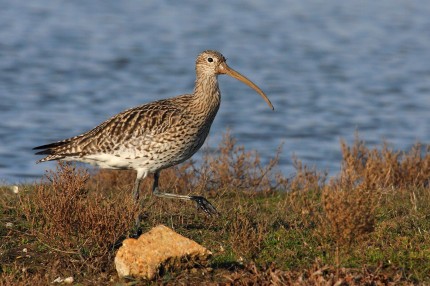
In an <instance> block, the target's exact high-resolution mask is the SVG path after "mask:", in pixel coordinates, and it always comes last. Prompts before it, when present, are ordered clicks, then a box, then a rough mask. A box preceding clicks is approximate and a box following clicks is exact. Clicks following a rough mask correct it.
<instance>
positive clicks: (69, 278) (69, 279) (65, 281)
mask: <svg viewBox="0 0 430 286" xmlns="http://www.w3.org/2000/svg"><path fill="white" fill-rule="evenodd" d="M73 281H74V280H73V277H72V276H70V277H67V278H65V279H64V283H66V284H72V283H73Z"/></svg>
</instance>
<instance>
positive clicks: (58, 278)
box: [52, 276, 64, 283]
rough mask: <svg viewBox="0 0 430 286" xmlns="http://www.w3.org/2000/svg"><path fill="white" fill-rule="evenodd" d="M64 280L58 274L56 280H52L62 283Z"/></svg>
mask: <svg viewBox="0 0 430 286" xmlns="http://www.w3.org/2000/svg"><path fill="white" fill-rule="evenodd" d="M63 281H64V280H63V279H62V278H61V277H60V276H58V277H57V278H55V280H54V281H52V283H61V282H63Z"/></svg>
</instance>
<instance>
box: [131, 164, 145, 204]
mask: <svg viewBox="0 0 430 286" xmlns="http://www.w3.org/2000/svg"><path fill="white" fill-rule="evenodd" d="M145 177H146V174H145V173H144V172H141V171H137V176H136V180H135V181H134V188H133V198H134V200H135V201H136V202H138V201H139V193H140V181H142V179H143V178H145Z"/></svg>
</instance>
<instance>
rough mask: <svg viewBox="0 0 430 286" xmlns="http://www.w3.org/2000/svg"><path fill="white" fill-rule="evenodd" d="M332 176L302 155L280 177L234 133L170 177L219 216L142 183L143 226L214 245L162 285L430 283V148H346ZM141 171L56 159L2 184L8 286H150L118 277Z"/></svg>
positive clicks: (0, 250)
mask: <svg viewBox="0 0 430 286" xmlns="http://www.w3.org/2000/svg"><path fill="white" fill-rule="evenodd" d="M340 147H341V149H342V154H343V160H342V166H341V171H340V173H339V174H338V175H337V176H335V177H333V178H327V175H326V174H325V173H324V172H321V171H319V170H315V169H312V168H308V167H307V166H305V165H303V164H302V163H301V162H300V160H298V159H295V163H294V164H295V167H296V175H295V176H294V177H293V178H286V177H285V176H284V175H283V174H281V173H279V172H277V171H276V166H277V162H278V159H279V155H280V154H279V152H278V153H276V154H275V155H274V158H273V160H272V161H271V162H270V163H269V164H267V165H263V164H261V161H260V159H259V157H258V154H257V153H255V152H248V151H246V150H245V149H244V148H243V147H242V146H237V144H236V142H235V140H234V139H233V138H231V137H230V136H229V135H228V134H226V136H225V138H224V140H223V142H222V144H221V145H220V146H219V149H218V151H219V152H217V154H215V155H214V154H209V153H205V154H204V160H203V161H202V163H200V164H198V165H197V164H195V163H194V162H192V161H189V162H187V163H185V164H182V165H180V166H178V167H176V168H171V169H169V170H164V171H163V172H162V176H161V181H160V184H161V187H162V189H163V190H166V191H169V192H175V193H187V192H188V191H189V190H193V193H195V194H204V195H205V196H206V197H207V198H208V199H209V200H210V201H211V202H212V203H213V204H214V205H216V206H217V208H218V210H219V211H220V213H221V215H220V216H219V217H218V218H208V217H205V216H204V215H203V214H202V213H200V212H198V211H196V209H195V206H194V205H192V204H191V203H189V202H183V201H175V200H168V199H160V198H157V197H154V196H151V194H150V191H149V190H150V187H151V184H152V181H151V180H150V179H147V180H145V183H144V184H143V185H144V186H143V187H142V193H143V199H144V206H145V208H144V210H143V217H144V219H143V224H142V228H143V230H144V231H147V230H149V229H151V228H152V227H154V226H156V225H158V224H165V225H166V226H169V227H171V228H173V229H174V230H175V231H177V232H178V233H180V234H182V235H184V236H186V237H189V238H191V239H193V240H195V241H197V242H198V243H200V244H202V245H204V246H205V247H207V248H209V249H210V250H211V251H212V252H213V253H214V256H213V259H212V260H211V264H210V266H209V267H207V268H200V269H190V270H187V271H180V272H179V271H178V272H168V273H165V274H164V275H163V276H161V277H158V278H157V280H156V281H155V283H159V284H160V283H161V284H199V283H213V284H219V283H224V284H235V285H249V284H297V285H299V284H300V285H321V284H324V285H335V284H337V285H340V284H343V285H362V284H368V285H377V284H404V285H409V284H428V283H430V275H429V273H430V233H429V231H430V208H429V207H428V206H429V205H430V148H429V146H422V145H419V144H417V145H415V146H414V147H413V148H411V150H409V151H407V152H399V151H395V150H391V149H390V148H389V146H388V145H387V144H383V145H382V146H381V148H374V149H369V148H367V147H366V145H365V144H364V142H362V141H360V140H359V139H358V138H357V139H356V141H355V142H354V143H353V144H352V145H351V146H348V145H347V144H346V143H344V142H342V143H341V146H340ZM133 181H134V173H133V172H129V171H108V170H100V171H94V170H92V171H88V170H86V169H82V168H78V167H76V166H75V165H71V164H58V166H57V169H56V170H52V171H48V172H47V173H46V175H45V177H44V178H43V179H42V180H41V181H40V182H35V183H34V184H31V185H22V186H19V190H20V192H19V193H18V194H16V193H13V192H12V191H11V189H10V188H9V187H8V186H3V187H1V189H0V240H1V243H0V274H1V277H0V285H47V284H50V283H51V282H52V281H54V280H55V279H56V278H57V277H62V278H65V277H69V276H73V278H74V281H75V283H77V285H136V284H139V285H140V284H142V285H146V284H148V283H150V282H148V281H139V280H120V279H119V278H118V277H117V275H116V271H115V268H114V264H113V258H114V256H115V251H116V250H115V247H114V245H115V242H117V241H118V240H119V239H121V238H122V237H123V236H124V235H127V233H128V232H129V230H130V229H131V228H132V225H133V222H134V218H135V215H136V213H137V207H136V206H135V204H134V203H133V201H132V196H131V191H130V190H131V189H132V185H133Z"/></svg>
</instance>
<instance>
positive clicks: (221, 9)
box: [0, 0, 430, 183]
mask: <svg viewBox="0 0 430 286" xmlns="http://www.w3.org/2000/svg"><path fill="white" fill-rule="evenodd" d="M205 49H215V50H219V51H221V52H222V53H223V54H224V56H226V57H227V58H228V63H229V65H230V66H231V67H232V68H234V69H236V70H238V71H240V72H241V73H243V74H244V75H246V76H247V77H249V78H250V79H252V80H253V81H254V82H256V83H257V84H258V85H259V86H260V87H261V88H262V89H263V90H264V91H265V92H266V94H267V95H268V96H269V97H270V99H271V100H272V102H273V104H274V106H275V112H272V111H271V110H270V109H269V108H268V107H267V105H266V104H265V102H264V101H263V100H262V99H261V98H260V97H259V95H258V94H256V93H255V92H254V91H253V90H251V89H250V88H248V87H247V86H245V85H243V84H242V83H240V82H238V81H236V80H234V79H231V78H227V77H225V76H220V87H221V90H222V92H223V99H222V100H223V102H222V104H221V108H220V111H219V113H218V116H217V118H216V119H215V122H214V124H213V127H212V130H211V135H210V139H209V143H210V145H211V146H216V145H217V143H218V142H219V141H220V139H221V136H222V133H223V132H224V131H225V130H226V128H227V127H228V128H230V129H231V133H232V134H233V136H235V137H236V138H237V139H238V143H239V144H242V145H245V146H246V148H247V149H248V150H251V149H255V150H257V151H258V152H259V153H260V154H261V157H262V159H263V161H266V162H267V161H268V160H269V159H270V158H271V156H273V154H274V153H275V151H276V149H277V147H278V145H279V144H281V143H282V142H283V143H284V145H283V153H282V156H281V162H280V163H281V165H280V168H281V170H282V171H283V172H284V173H285V174H286V175H288V174H291V173H292V172H294V169H293V167H292V165H291V161H292V160H291V158H292V155H296V156H297V157H298V158H300V159H302V160H303V162H304V163H306V164H307V165H309V166H316V167H317V168H318V169H320V170H326V171H328V172H329V173H330V174H335V173H336V172H337V171H338V170H339V168H340V164H339V163H340V158H341V154H340V148H339V141H340V139H342V138H343V139H345V140H346V141H347V142H352V141H353V139H354V134H355V132H358V133H359V136H360V138H361V139H363V140H365V141H366V142H367V143H368V144H369V146H378V145H380V144H381V142H382V141H383V140H386V141H387V142H389V143H390V144H391V146H392V147H393V148H395V149H400V150H406V149H408V148H410V146H411V145H413V144H414V143H415V142H417V141H420V142H423V143H429V142H430V112H429V111H430V5H429V4H428V2H427V1H400V0H386V1H373V0H372V1H371V0H361V1H341V0H334V1H270V0H269V1H256V0H255V1H235V2H234V3H233V1H226V0H222V1H210V2H207V1H197V0H194V1H191V0H190V1H181V4H178V2H176V1H159V0H158V1H155V0H154V1H147V0H146V1H140V0H135V1H133V0H125V1H113V0H104V1H60V0H56V1H49V0H33V1H0V181H3V182H6V183H20V182H23V181H31V180H34V179H36V178H38V177H40V176H41V175H42V174H43V173H44V170H45V169H46V168H51V167H52V166H53V164H51V163H47V164H39V165H36V164H34V161H35V160H36V159H37V156H34V155H33V151H32V150H31V148H32V147H34V146H37V145H41V144H45V143H49V142H52V141H57V140H59V139H63V138H67V137H70V136H73V135H77V134H79V133H81V132H84V131H86V130H88V129H91V128H93V127H94V126H96V125H98V124H99V123H101V122H102V121H104V120H105V119H107V118H109V117H110V116H112V115H114V114H116V113H118V112H120V111H122V110H124V109H126V108H129V107H132V106H136V105H139V104H142V103H145V102H149V101H153V100H156V99H160V98H165V97H171V96H175V95H179V94H183V93H189V92H191V91H192V89H193V84H194V61H195V57H196V56H197V55H198V54H199V53H200V52H201V51H203V50H205Z"/></svg>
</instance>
